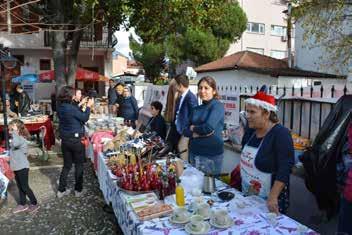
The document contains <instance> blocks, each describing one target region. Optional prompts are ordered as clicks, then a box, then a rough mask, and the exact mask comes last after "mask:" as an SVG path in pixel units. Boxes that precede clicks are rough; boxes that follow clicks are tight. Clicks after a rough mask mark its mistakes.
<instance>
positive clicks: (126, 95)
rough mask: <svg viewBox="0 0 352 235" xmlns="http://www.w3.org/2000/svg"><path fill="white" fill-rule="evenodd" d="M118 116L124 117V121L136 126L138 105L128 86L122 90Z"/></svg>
mask: <svg viewBox="0 0 352 235" xmlns="http://www.w3.org/2000/svg"><path fill="white" fill-rule="evenodd" d="M119 112H120V116H121V117H123V118H124V119H125V123H126V124H128V125H131V126H132V127H133V128H136V120H138V105H137V100H136V98H134V97H133V96H131V90H130V88H129V87H125V88H124V90H123V99H122V100H121V103H120V104H119Z"/></svg>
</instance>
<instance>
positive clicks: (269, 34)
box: [226, 0, 294, 59]
mask: <svg viewBox="0 0 352 235" xmlns="http://www.w3.org/2000/svg"><path fill="white" fill-rule="evenodd" d="M238 2H239V4H240V6H241V7H242V9H243V10H244V11H245V12H246V14H247V19H248V23H247V30H246V31H245V32H244V33H243V35H242V37H241V39H239V40H238V41H237V42H236V43H233V44H231V45H230V48H229V50H228V51H227V53H226V55H230V54H233V53H235V52H238V51H245V50H247V51H253V52H256V53H259V54H262V55H267V56H271V57H274V58H276V59H283V58H286V57H287V36H286V35H287V33H286V32H287V22H286V14H285V13H283V11H285V10H287V1H286V0H238ZM293 36H294V35H293ZM292 41H293V40H292ZM292 48H294V47H293V45H292ZM292 51H293V50H292Z"/></svg>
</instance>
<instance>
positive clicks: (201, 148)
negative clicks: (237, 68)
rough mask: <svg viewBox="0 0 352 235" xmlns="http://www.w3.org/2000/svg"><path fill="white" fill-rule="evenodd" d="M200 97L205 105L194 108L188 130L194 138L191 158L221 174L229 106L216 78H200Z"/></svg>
mask: <svg viewBox="0 0 352 235" xmlns="http://www.w3.org/2000/svg"><path fill="white" fill-rule="evenodd" d="M198 96H199V98H200V99H201V100H202V104H201V105H199V106H197V107H195V108H194V109H193V111H192V113H191V115H190V118H189V124H188V127H187V128H186V129H185V131H184V135H185V136H188V137H190V143H189V160H190V162H191V164H192V165H195V166H196V167H197V168H200V169H201V170H202V171H204V172H205V173H206V174H213V175H217V174H220V173H221V169H222V161H223V153H224V141H223V139H222V130H223V128H224V117H225V109H224V105H223V104H222V103H221V102H220V101H219V95H218V92H217V89H216V82H215V80H214V78H212V77H210V76H206V77H203V78H201V79H200V80H199V82H198Z"/></svg>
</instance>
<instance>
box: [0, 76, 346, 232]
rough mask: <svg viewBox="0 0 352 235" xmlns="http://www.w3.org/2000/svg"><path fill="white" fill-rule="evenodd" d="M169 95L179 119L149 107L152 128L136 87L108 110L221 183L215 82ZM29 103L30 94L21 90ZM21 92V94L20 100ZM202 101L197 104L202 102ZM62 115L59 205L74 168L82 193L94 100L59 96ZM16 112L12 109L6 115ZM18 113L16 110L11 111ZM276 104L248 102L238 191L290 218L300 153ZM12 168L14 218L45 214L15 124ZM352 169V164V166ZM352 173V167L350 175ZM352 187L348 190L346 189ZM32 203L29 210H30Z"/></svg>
mask: <svg viewBox="0 0 352 235" xmlns="http://www.w3.org/2000/svg"><path fill="white" fill-rule="evenodd" d="M171 83H172V84H173V85H172V86H171V85H170V87H169V93H170V92H172V94H171V95H170V96H171V100H172V102H173V104H171V105H170V104H169V102H168V104H167V109H168V111H170V109H171V113H172V115H169V116H168V117H167V118H166V120H167V121H169V122H170V123H169V125H167V124H166V121H165V119H164V117H163V115H162V113H163V105H162V104H161V103H160V102H159V101H153V102H152V103H151V104H150V111H151V115H152V116H151V118H150V119H149V120H148V121H147V123H146V124H145V125H138V123H137V120H138V116H139V109H138V105H137V101H136V99H135V98H134V97H133V96H132V95H131V89H130V87H129V86H125V85H124V84H122V83H118V84H115V83H114V81H113V80H110V82H109V90H108V105H109V113H110V114H111V115H114V116H117V117H122V118H124V120H125V124H126V125H128V126H131V127H133V128H137V126H138V127H139V128H138V130H139V131H141V132H145V131H148V132H155V133H157V135H158V136H160V137H161V138H162V139H164V140H165V142H166V143H167V144H169V145H170V146H171V148H172V149H173V150H175V151H177V152H179V153H182V155H181V157H182V159H183V160H185V161H188V162H190V163H191V164H192V165H193V166H195V167H196V168H198V169H200V170H201V171H203V172H204V173H205V174H210V175H213V176H219V175H220V174H221V173H222V166H223V159H224V141H223V136H222V131H223V128H224V117H225V109H224V105H223V104H222V103H221V102H220V100H219V98H220V96H219V93H218V91H217V85H216V81H215V79H214V78H212V77H210V76H206V77H203V78H201V79H200V80H199V81H198V84H197V88H198V92H197V96H196V95H195V94H193V93H192V91H191V90H190V89H189V80H188V77H187V76H185V75H179V76H177V77H175V79H173V81H172V82H171ZM16 90H17V92H18V93H19V96H20V97H21V98H20V99H19V100H26V99H27V98H26V96H25V95H23V90H21V88H20V87H19V88H18V89H16ZM21 91H22V92H21ZM197 97H198V98H199V99H198V98H197ZM26 104H27V103H26V102H24V103H21V105H17V106H16V107H17V109H16V110H17V111H18V112H19V113H21V112H22V110H24V109H25V107H26ZM58 104H59V106H58V107H57V113H58V117H59V132H60V138H61V140H62V141H61V149H62V152H63V159H64V166H63V168H62V172H61V175H60V179H59V187H58V192H57V197H58V198H61V197H63V196H65V195H68V194H69V193H70V191H69V190H68V187H67V175H68V173H69V171H70V169H71V167H72V164H74V166H75V187H74V190H75V195H76V196H77V197H79V196H81V195H82V192H83V163H84V161H85V144H86V140H85V130H84V124H85V123H86V122H87V121H88V119H89V116H90V113H91V108H92V107H93V106H94V99H93V98H90V97H85V98H82V94H81V91H80V90H75V89H74V88H72V87H68V86H67V87H63V88H62V89H61V91H60V93H59V95H58ZM8 106H10V104H9V103H8V102H7V103H6V107H8ZM10 110H11V108H10ZM277 110H278V109H277V106H276V103H275V97H273V96H271V95H269V94H267V91H266V88H265V87H263V88H262V89H261V90H259V91H258V92H257V93H256V94H255V95H254V96H252V97H250V98H248V99H246V100H245V113H246V118H247V126H246V128H245V133H244V136H243V139H242V153H241V157H240V163H239V166H237V167H236V168H235V170H236V171H238V175H239V179H240V183H239V189H240V190H242V192H243V193H244V195H257V196H259V197H261V198H263V199H265V200H266V202H267V207H268V209H269V211H270V212H273V213H277V214H278V213H286V212H287V209H288V207H289V196H290V190H289V188H290V185H289V182H290V174H291V169H292V167H293V165H294V148H293V141H292V137H291V134H290V131H289V130H288V129H287V128H286V127H284V126H283V125H281V124H280V123H279V118H278V116H277ZM349 128H350V131H349V136H348V141H349V142H348V144H349V145H350V147H349V151H348V156H349V157H351V156H350V155H349V154H350V153H351V152H352V151H351V149H352V125H351V126H350V127H349ZM10 133H11V136H12V141H11V152H10V155H11V158H10V159H11V167H12V169H13V170H14V172H15V175H16V182H17V186H18V190H19V194H20V203H19V206H18V207H17V208H16V209H15V211H14V212H16V213H17V212H21V211H25V210H30V211H35V210H37V209H38V208H39V206H38V204H37V200H36V198H35V196H34V193H33V192H32V190H31V189H30V187H29V185H28V171H29V164H28V161H27V159H26V154H27V151H26V148H27V146H26V144H25V141H24V139H25V138H27V134H28V133H27V132H26V131H25V127H24V125H23V123H22V122H21V121H19V120H17V119H16V120H14V121H13V122H11V123H10ZM351 165H352V164H350V166H351ZM351 169H352V167H351ZM351 169H350V171H349V172H348V174H347V175H346V185H349V184H350V185H352V170H351ZM346 187H347V186H346ZM351 189H352V186H351V187H350V188H348V189H346V188H345V190H344V191H343V192H344V193H343V194H342V195H343V196H342V200H341V210H340V225H339V228H341V229H340V230H341V231H343V232H349V234H351V233H352V231H351V225H349V223H348V221H349V219H348V218H349V216H350V215H351V214H352V213H351V212H352V196H351V195H352V193H351V192H352V190H351ZM26 196H28V198H29V199H30V205H29V206H26V203H25V201H26Z"/></svg>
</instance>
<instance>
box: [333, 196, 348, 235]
mask: <svg viewBox="0 0 352 235" xmlns="http://www.w3.org/2000/svg"><path fill="white" fill-rule="evenodd" d="M351 218H352V202H349V201H347V200H346V199H345V198H344V197H341V200H340V211H339V223H338V227H337V230H338V232H344V233H347V234H349V235H352V223H351V221H352V220H351Z"/></svg>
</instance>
